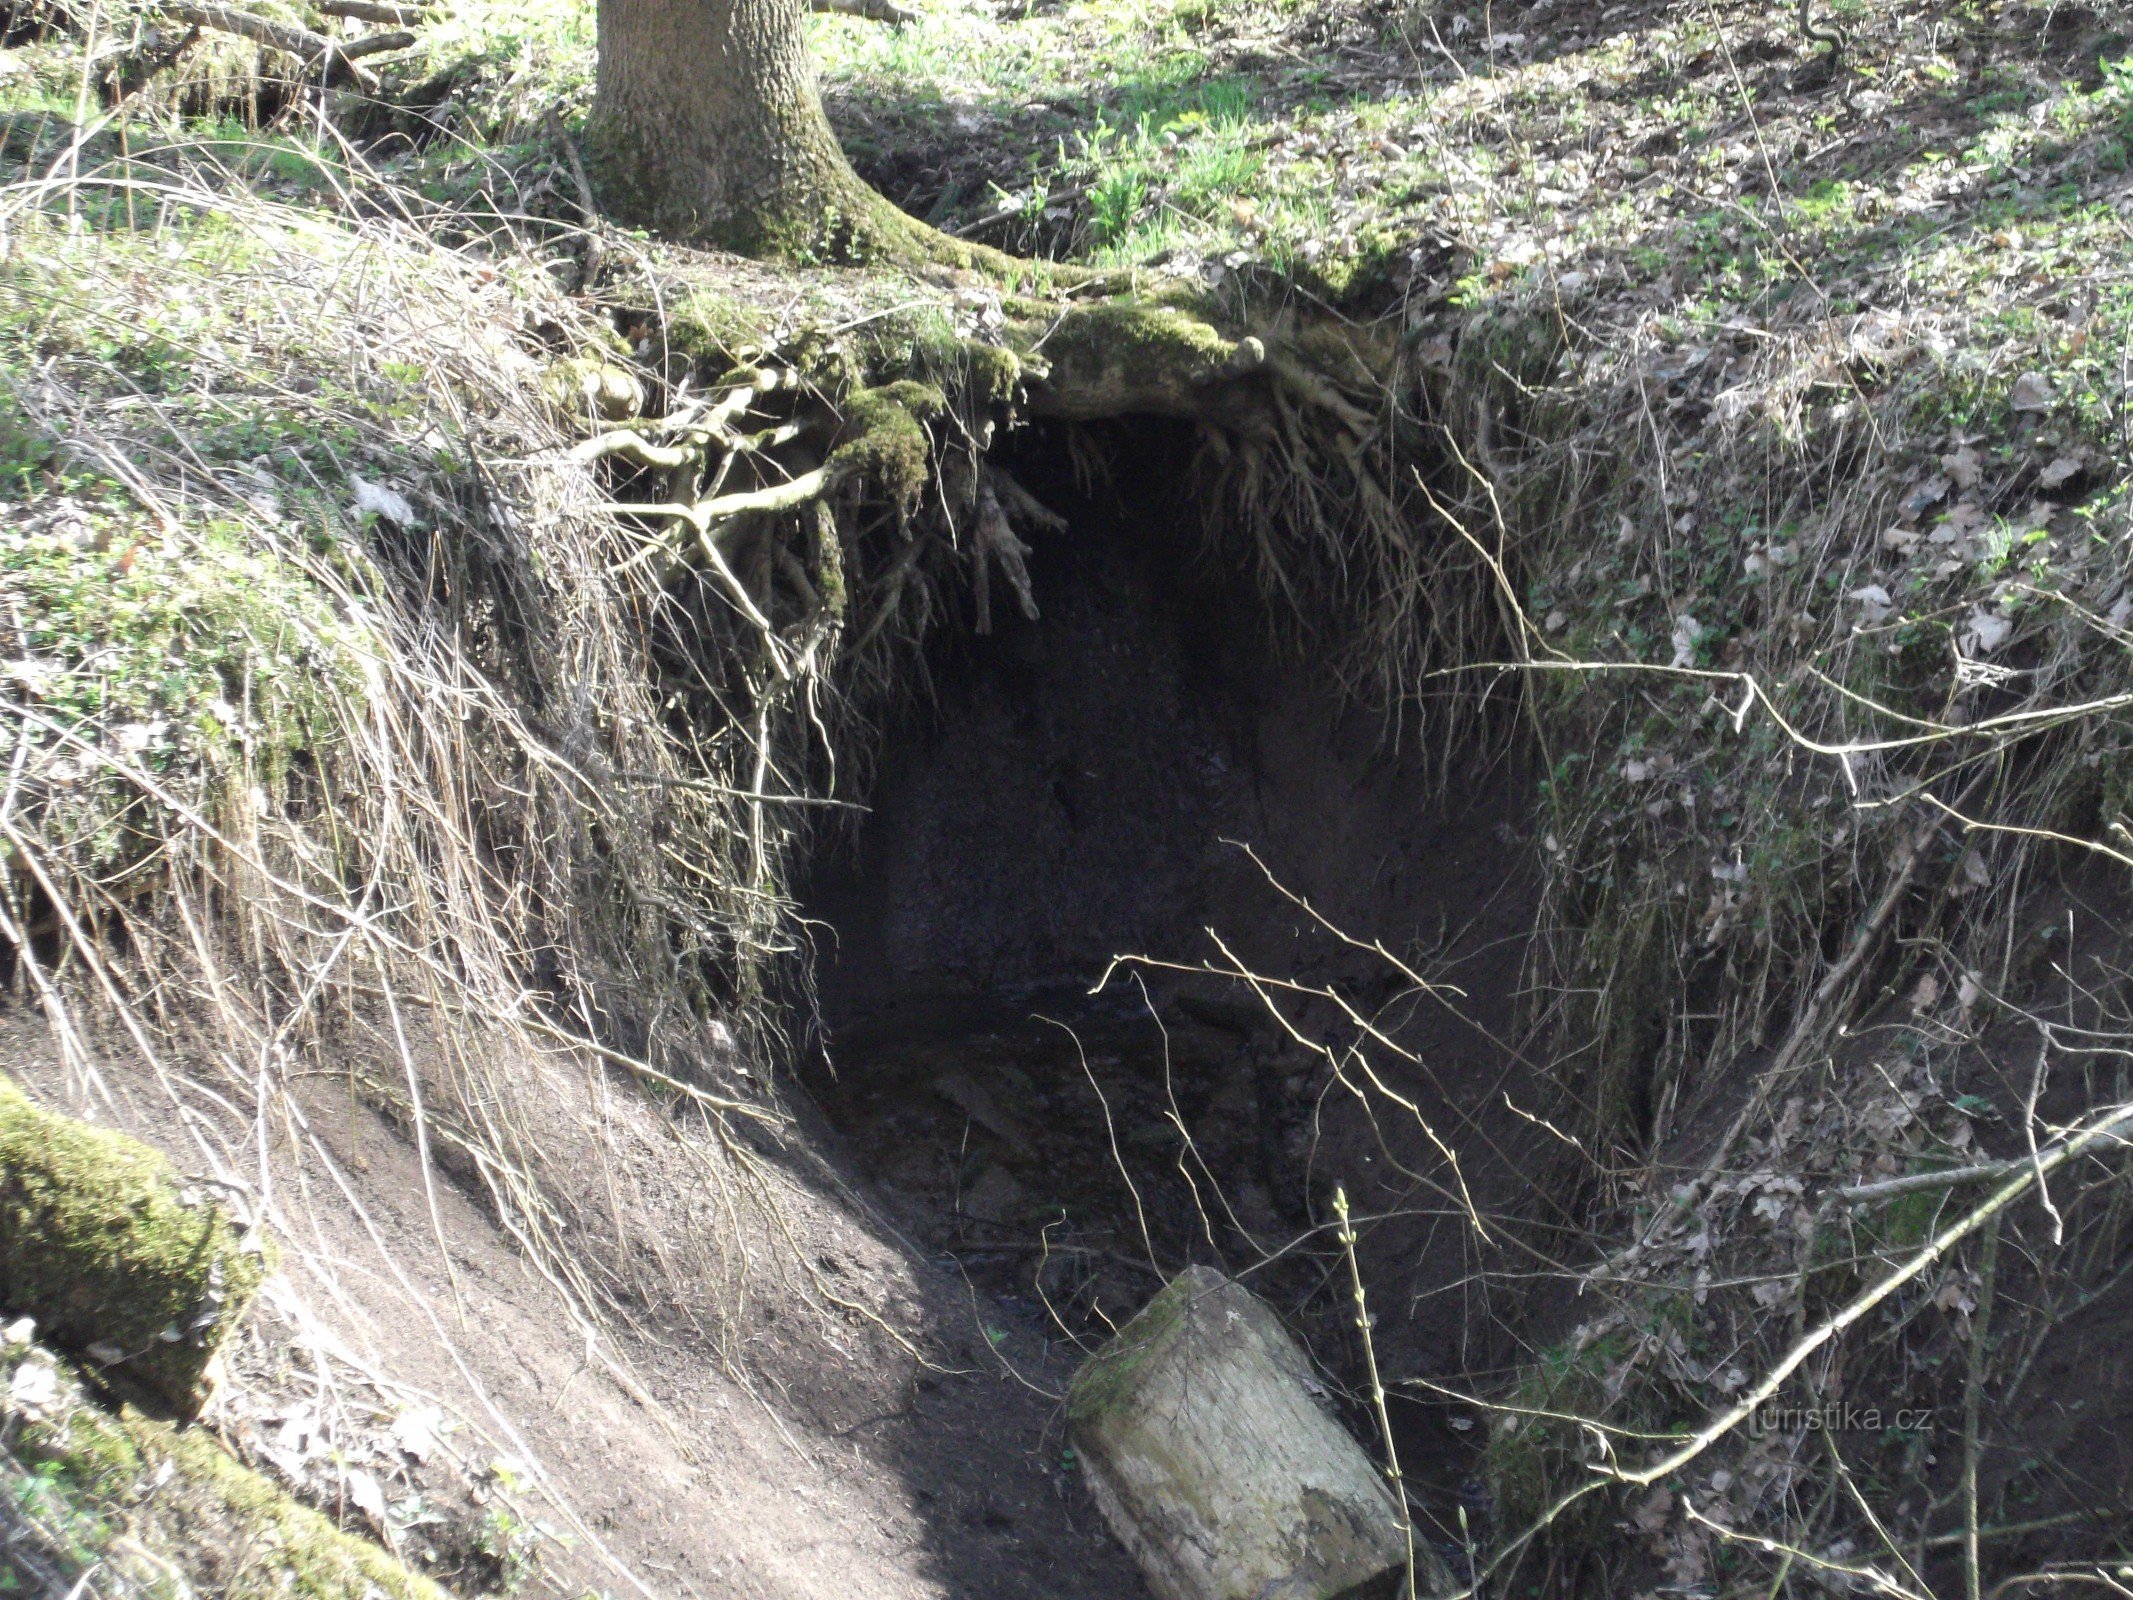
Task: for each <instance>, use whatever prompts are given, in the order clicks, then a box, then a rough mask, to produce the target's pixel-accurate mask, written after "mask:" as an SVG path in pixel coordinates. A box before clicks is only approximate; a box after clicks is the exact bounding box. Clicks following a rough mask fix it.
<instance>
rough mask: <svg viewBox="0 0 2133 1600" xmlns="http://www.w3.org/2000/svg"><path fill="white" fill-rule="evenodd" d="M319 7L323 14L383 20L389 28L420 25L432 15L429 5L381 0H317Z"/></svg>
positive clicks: (364, 19)
mask: <svg viewBox="0 0 2133 1600" xmlns="http://www.w3.org/2000/svg"><path fill="white" fill-rule="evenodd" d="M317 9H318V11H319V13H320V14H321V15H322V16H328V17H349V18H352V19H354V20H355V21H357V22H381V23H383V24H384V25H385V26H386V27H388V28H413V27H419V26H420V25H421V24H423V23H425V22H427V21H429V20H430V18H431V15H432V13H431V11H430V9H429V8H428V7H427V6H394V5H384V4H381V3H380V0H317Z"/></svg>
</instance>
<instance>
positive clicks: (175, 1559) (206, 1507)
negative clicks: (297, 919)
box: [0, 1350, 446, 1600]
mask: <svg viewBox="0 0 2133 1600" xmlns="http://www.w3.org/2000/svg"><path fill="white" fill-rule="evenodd" d="M25 1364H37V1365H46V1366H50V1367H52V1368H53V1376H54V1380H55V1382H54V1387H55V1388H56V1391H57V1392H56V1394H54V1395H53V1397H52V1398H51V1399H49V1400H47V1401H45V1402H43V1403H41V1404H39V1405H37V1406H35V1407H34V1408H30V1409H27V1410H24V1411H22V1412H20V1413H19V1414H18V1416H19V1420H18V1421H17V1427H16V1429H15V1430H14V1442H13V1448H12V1450H11V1451H10V1452H9V1455H10V1457H11V1459H9V1460H8V1461H7V1462H6V1467H7V1469H8V1470H6V1471H5V1472H4V1473H0V1495H6V1496H7V1497H9V1498H10V1499H12V1500H14V1501H15V1502H16V1503H17V1504H18V1505H21V1504H23V1503H25V1502H26V1501H28V1500H31V1499H33V1498H34V1499H35V1500H37V1501H39V1502H40V1505H39V1507H38V1509H39V1510H41V1511H42V1512H43V1513H44V1514H43V1515H41V1516H40V1517H39V1518H38V1520H39V1521H40V1522H42V1523H44V1524H46V1525H47V1526H50V1525H52V1524H53V1523H54V1522H55V1521H56V1522H60V1523H61V1524H62V1525H63V1526H64V1528H65V1529H66V1531H67V1539H66V1544H67V1546H68V1548H65V1549H62V1550H58V1551H56V1552H53V1554H56V1555H57V1557H58V1558H59V1559H60V1560H61V1561H62V1562H63V1563H64V1564H66V1565H69V1566H76V1567H86V1566H88V1565H90V1564H92V1563H96V1564H103V1563H106V1562H108V1561H109V1560H111V1559H112V1558H113V1557H114V1556H115V1557H120V1558H125V1557H128V1556H130V1554H131V1553H132V1552H134V1551H137V1550H141V1549H145V1550H147V1551H149V1552H151V1553H153V1555H154V1556H155V1557H156V1558H157V1565H158V1567H159V1568H160V1569H161V1574H160V1575H161V1576H163V1577H164V1578H166V1579H168V1578H170V1577H182V1579H183V1580H185V1583H184V1584H171V1585H169V1592H173V1593H183V1592H188V1590H187V1588H186V1587H185V1585H189V1586H190V1589H189V1592H192V1593H200V1594H215V1595H222V1596H226V1597H229V1600H254V1597H258V1600H268V1597H272V1600H289V1597H298V1600H343V1597H345V1600H377V1597H379V1596H383V1597H386V1600H446V1597H445V1591H444V1590H442V1589H440V1588H439V1587H438V1586H437V1585H436V1584H434V1583H432V1582H430V1581H429V1580H428V1579H426V1578H423V1577H421V1576H419V1575H418V1574H415V1573H413V1572H410V1571H409V1570H408V1569H407V1568H406V1567H404V1566H402V1565H401V1564H400V1563H399V1562H398V1561H396V1560H394V1559H393V1558H392V1557H391V1556H390V1555H388V1554H387V1553H386V1552H385V1551H384V1550H382V1549H380V1548H379V1547H378V1546H377V1545H374V1544H372V1543H370V1542H369V1541H368V1540H366V1539H360V1538H357V1537H355V1536H354V1535H352V1534H348V1533H344V1532H343V1531H342V1530H341V1529H339V1528H337V1527H335V1526H334V1524H333V1523H332V1522H331V1521H329V1520H328V1519H327V1518H326V1517H324V1516H322V1515H321V1514H320V1513H318V1512H317V1511H314V1510H312V1509H311V1508H310V1507H308V1506H305V1505H302V1504H300V1503H299V1502H297V1501H296V1500H294V1499H292V1498H290V1496H288V1495H287V1494H285V1493H283V1492H282V1491H281V1490H280V1489H277V1488H276V1487H275V1486H274V1485H273V1484H271V1483H269V1482H268V1481H267V1480H266V1479H265V1478H262V1477H261V1476H260V1475H259V1474H258V1473H256V1472H253V1471H250V1470H249V1469H248V1468H246V1467H244V1466H242V1465H240V1464H239V1463H238V1462H236V1461H235V1460H233V1459H231V1457H230V1456H229V1455H227V1454H226V1453H225V1452H224V1451H223V1449H222V1448H221V1446H220V1445H219V1444H217V1443H216V1441H215V1439H214V1437H213V1436H212V1435H211V1434H209V1433H207V1432H206V1431H205V1430H203V1429H199V1428H175V1427H172V1426H171V1425H170V1424H168V1423H164V1422H158V1421H155V1420H153V1419H151V1418H148V1417H145V1416H142V1415H141V1414H140V1413H139V1412H137V1411H135V1410H132V1409H131V1408H128V1409H127V1410H125V1411H122V1412H120V1413H119V1414H117V1415H112V1414H111V1413H108V1412H105V1411H102V1410H99V1409H98V1408H97V1407H95V1406H94V1405H91V1404H89V1403H88V1402H87V1401H86V1399H85V1398H84V1397H83V1395H82V1393H81V1390H80V1386H79V1384H78V1383H76V1382H75V1381H74V1380H73V1378H72V1375H71V1374H70V1373H68V1372H67V1371H66V1369H65V1368H64V1366H62V1365H59V1364H57V1363H54V1362H53V1361H52V1359H51V1358H50V1357H49V1356H47V1355H45V1354H44V1353H43V1352H42V1351H37V1350H30V1351H27V1352H18V1353H15V1354H11V1356H10V1357H9V1359H8V1361H7V1363H6V1365H7V1368H8V1369H9V1375H10V1379H11V1380H12V1377H13V1372H14V1369H16V1368H18V1367H20V1366H22V1365H25ZM18 1392H19V1391H18ZM11 1420H14V1419H11ZM55 1512H58V1513H62V1515H61V1516H58V1517H55V1516H54V1514H53V1513H55ZM107 1547H108V1548H107ZM150 1592H155V1590H154V1589H153V1588H152V1589H151V1590H150Z"/></svg>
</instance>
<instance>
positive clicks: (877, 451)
mask: <svg viewBox="0 0 2133 1600" xmlns="http://www.w3.org/2000/svg"><path fill="white" fill-rule="evenodd" d="M947 409H948V402H947V399H946V398H945V397H944V396H943V395H942V394H941V392H940V390H938V389H935V388H933V387H931V386H930V385H927V384H923V383H916V382H913V381H911V380H910V379H904V380H902V381H900V382H897V383H891V384H885V385H884V386H882V387H881V388H879V389H861V390H860V391H859V392H858V393H856V394H854V395H852V396H850V397H849V398H848V399H846V401H845V402H844V406H843V411H844V421H845V432H846V434H847V436H848V437H847V439H846V442H845V443H843V444H840V445H839V446H838V447H837V448H836V449H835V450H834V451H833V452H832V453H831V455H830V466H831V468H832V471H833V472H834V473H835V474H837V475H839V476H843V475H847V474H849V475H852V476H857V477H863V478H865V479H866V480H867V481H868V482H870V483H872V484H874V485H875V486H876V487H878V488H879V489H880V490H881V491H882V492H883V493H884V494H885V495H886V496H888V497H889V498H890V499H892V500H894V501H895V502H896V503H897V504H899V505H909V504H910V503H911V502H912V501H914V500H916V499H917V498H918V492H919V490H921V489H923V488H924V487H925V486H926V474H927V470H928V465H929V463H930V462H931V460H932V456H933V444H932V440H931V438H930V437H929V436H928V434H927V432H926V427H925V425H926V423H928V422H930V421H932V420H933V419H934V418H936V417H939V416H940V415H941V414H942V413H943V412H945V411H946V410H947Z"/></svg>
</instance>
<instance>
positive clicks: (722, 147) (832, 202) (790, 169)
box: [588, 0, 930, 261]
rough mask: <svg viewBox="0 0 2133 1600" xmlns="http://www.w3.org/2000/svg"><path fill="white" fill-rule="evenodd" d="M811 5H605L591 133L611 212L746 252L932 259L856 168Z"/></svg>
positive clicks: (706, 0) (606, 1)
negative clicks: (821, 75)
mask: <svg viewBox="0 0 2133 1600" xmlns="http://www.w3.org/2000/svg"><path fill="white" fill-rule="evenodd" d="M802 9H803V8H802V0H600V10H599V65H598V76H597V81H596V88H595V93H594V99H593V115H592V122H591V125H590V127H589V129H588V133H589V140H588V142H589V144H590V153H591V156H592V166H593V178H594V185H595V187H596V188H597V190H598V191H599V195H600V201H601V204H602V206H603V207H604V208H605V209H606V210H607V211H608V212H609V213H610V214H612V215H614V216H617V217H619V218H621V219H622V220H623V221H625V222H629V223H634V224H637V225H641V226H644V227H649V228H651V229H653V230H654V231H655V232H658V233H662V234H665V235H667V236H668V237H670V238H676V239H686V240H693V241H696V242H700V243H705V244H712V245H717V246H720V247H722V248H725V249H729V250H736V251H739V252H741V253H743V254H747V255H758V256H778V257H783V258H786V259H790V260H799V261H852V260H868V259H877V258H880V257H884V256H892V257H894V256H911V255H921V254H928V253H930V252H927V251H926V250H924V249H923V248H922V247H921V245H920V242H919V234H920V226H919V224H917V223H916V222H914V221H912V220H911V219H910V218H909V217H906V216H905V215H904V214H903V213H902V212H900V211H898V210H897V209H896V208H895V207H894V206H892V205H891V204H889V202H888V201H887V200H885V199H883V198H882V197H881V196H880V195H878V194H876V193H875V192H874V191H873V190H872V189H870V188H868V187H867V185H866V184H865V183H864V182H862V181H861V180H860V178H859V175H858V174H857V173H855V172H853V171H852V168H851V164H850V162H848V161H847V160H846V159H845V156H844V152H843V150H842V149H840V148H839V147H838V144H837V138H836V135H835V134H834V133H833V132H832V131H831V129H830V125H829V119H828V118H827V117H825V116H824V115H823V112H822V101H821V98H820V97H819V95H818V94H817V93H816V90H815V78H814V71H813V68H812V65H811V63H810V62H809V61H808V58H807V42H806V37H805V35H804V34H803V32H802V31H801V18H802Z"/></svg>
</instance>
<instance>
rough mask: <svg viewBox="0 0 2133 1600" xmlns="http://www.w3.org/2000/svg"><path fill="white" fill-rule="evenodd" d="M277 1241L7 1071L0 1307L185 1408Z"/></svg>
mask: <svg viewBox="0 0 2133 1600" xmlns="http://www.w3.org/2000/svg"><path fill="white" fill-rule="evenodd" d="M272 1264H273V1261H272V1251H271V1246H270V1245H269V1244H268V1243H267V1241H265V1240H264V1239H263V1238H261V1237H260V1236H259V1234H258V1233H257V1231H256V1229H255V1230H249V1231H248V1230H242V1229H240V1228H239V1227H238V1226H237V1224H236V1223H235V1222H233V1221H232V1220H231V1218H230V1216H229V1215H228V1213H227V1212H225V1211H224V1210H223V1208H222V1207H221V1206H219V1205H217V1204H216V1203H215V1202H214V1201H213V1200H212V1199H211V1198H209V1196H208V1195H207V1194H206V1193H205V1192H204V1191H203V1190H201V1189H200V1188H199V1187H198V1186H197V1185H188V1184H185V1183H183V1182H181V1181H180V1180H179V1178H178V1176H177V1175H176V1174H175V1173H174V1172H173V1171H172V1170H171V1167H170V1164H169V1163H168V1162H167V1161H165V1160H164V1159H163V1157H162V1156H160V1155H158V1154H157V1153H156V1152H155V1151H153V1150H151V1149H149V1148H148V1147H147V1146H146V1145H144V1144H142V1143H140V1142H139V1141H138V1140H135V1139H130V1138H128V1137H126V1135H124V1134H122V1133H115V1132H112V1131H110V1130H108V1129H104V1128H95V1127H91V1126H89V1125H88V1124H87V1123H83V1122H77V1121H75V1120H74V1119H73V1118H71V1117H64V1116H60V1115H57V1114H55V1113H53V1112H49V1111H46V1110H43V1109H42V1108H40V1107H39V1106H37V1105H35V1104H33V1103H32V1102H31V1101H30V1099H29V1097H28V1096H26V1095H24V1094H23V1093H22V1091H21V1090H20V1089H18V1088H17V1087H15V1085H14V1084H12V1083H10V1082H9V1081H8V1080H7V1079H6V1078H5V1077H4V1076H0V1311H5V1312H6V1313H7V1314H9V1315H11V1316H27V1317H31V1318H34V1319H35V1321H36V1324H37V1327H38V1330H39V1334H40V1336H41V1337H42V1338H44V1339H46V1340H47V1341H49V1342H51V1343H53V1344H55V1345H56V1346H58V1347H59V1348H61V1349H64V1350H66V1351H68V1352H69V1353H70V1354H73V1355H75V1356H77V1357H78V1358H79V1359H81V1360H82V1361H83V1362H84V1363H85V1364H86V1366H87V1367H88V1368H89V1369H90V1370H91V1371H93V1372H95V1373H96V1374H97V1375H98V1376H99V1377H100V1378H101V1379H102V1380H103V1381H105V1382H106V1383H107V1384H109V1385H111V1386H113V1387H114V1388H117V1389H120V1390H123V1391H126V1392H129V1393H131V1394H132V1395H134V1396H135V1397H137V1398H139V1399H141V1400H143V1401H144V1402H146V1403H149V1404H152V1405H154V1406H156V1407H158V1408H159V1409H162V1410H164V1411H167V1412H169V1413H171V1414H173V1415H177V1416H191V1415H193V1414H195V1413H196V1412H197V1411H198V1410H199V1408H200V1406H201V1405H202V1404H204V1403H205V1401H206V1399H207V1394H208V1391H209V1389H210V1388H211V1381H210V1373H211V1366H212V1363H213V1361H214V1356H215V1351H216V1348H217V1347H218V1346H219V1345H220V1344H221V1342H222V1340H223V1339H224V1338H225V1337H226V1336H227V1334H228V1333H229V1330H230V1328H231V1326H232V1325H233V1324H234V1323H235V1322H236V1320H237V1318H238V1317H239V1316H240V1315H241V1314H242V1312H243V1311H244V1308H245V1307H246V1305H247V1304H249V1303H250V1301H251V1298H252V1296H253V1294H254V1292H256V1291H257V1289H258V1287H259V1285H260V1283H261V1281H262V1280H264V1279H265V1277H266V1276H267V1274H268V1272H269V1271H271V1270H272Z"/></svg>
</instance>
